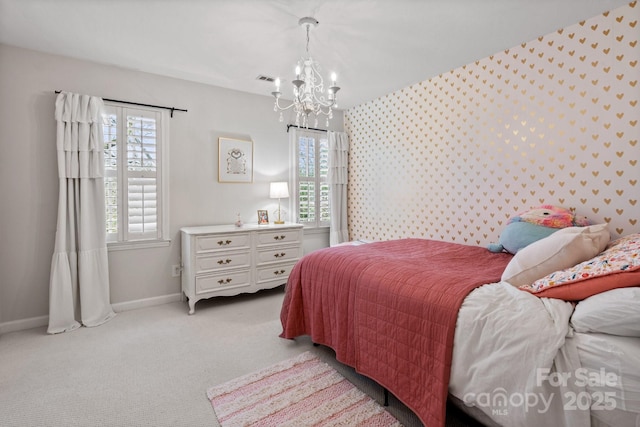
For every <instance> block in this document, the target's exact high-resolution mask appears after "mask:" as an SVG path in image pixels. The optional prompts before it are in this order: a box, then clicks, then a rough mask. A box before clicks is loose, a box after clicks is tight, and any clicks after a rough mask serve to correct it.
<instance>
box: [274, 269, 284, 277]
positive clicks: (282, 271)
mask: <svg viewBox="0 0 640 427" xmlns="http://www.w3.org/2000/svg"><path fill="white" fill-rule="evenodd" d="M285 272H286V270H276V271H274V272H273V274H275V275H276V276H279V275H281V274H284V273H285Z"/></svg>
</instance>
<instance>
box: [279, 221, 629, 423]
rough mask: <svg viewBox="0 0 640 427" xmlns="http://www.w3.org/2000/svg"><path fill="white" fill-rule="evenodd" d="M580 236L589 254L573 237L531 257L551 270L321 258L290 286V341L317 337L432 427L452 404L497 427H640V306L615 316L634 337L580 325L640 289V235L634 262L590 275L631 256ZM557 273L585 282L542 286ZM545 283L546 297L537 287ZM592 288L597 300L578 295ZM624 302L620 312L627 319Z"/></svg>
mask: <svg viewBox="0 0 640 427" xmlns="http://www.w3.org/2000/svg"><path fill="white" fill-rule="evenodd" d="M572 228H575V229H580V230H578V232H574V233H573V234H577V235H578V236H579V238H578V239H577V240H580V242H581V244H582V245H584V242H585V241H588V244H589V245H591V246H592V247H591V248H590V249H589V250H587V251H584V250H581V249H580V248H577V247H576V246H575V244H574V243H571V244H566V241H567V240H571V242H574V241H575V240H576V238H575V236H574V237H571V238H568V237H567V236H566V235H567V234H570V233H562V234H564V236H563V237H562V236H559V237H555V238H554V239H551V241H550V242H543V243H542V244H538V243H539V242H536V243H535V244H532V245H530V246H533V247H534V250H535V251H537V252H538V253H542V254H544V258H545V262H542V263H541V262H537V261H536V262H535V263H533V264H531V263H528V262H526V261H527V260H529V259H532V258H535V256H536V255H537V253H536V252H535V251H532V250H528V251H525V250H524V249H523V250H522V251H521V252H519V253H518V254H516V255H515V256H512V255H510V254H506V253H498V254H496V253H491V252H489V251H487V250H486V249H485V248H481V247H476V246H469V245H461V244H456V243H448V242H440V241H434V240H427V239H399V240H391V241H380V242H373V243H368V244H364V245H358V246H350V245H346V246H339V247H333V248H326V249H321V250H318V251H315V252H312V253H310V254H308V255H306V256H305V257H303V258H302V259H301V260H300V261H299V262H298V263H297V264H296V266H295V268H294V269H293V271H292V273H291V275H290V278H289V281H288V283H287V288H286V293H285V299H284V302H283V306H282V311H281V322H282V326H283V332H282V334H281V337H283V338H295V337H297V336H301V335H309V336H310V337H311V339H312V340H313V342H315V343H318V344H323V345H327V346H329V347H331V348H332V349H333V350H334V351H335V352H336V358H337V359H338V360H339V361H340V362H342V363H345V364H347V365H349V366H352V367H354V368H355V369H356V370H357V371H358V372H360V373H361V374H363V375H366V376H368V377H370V378H372V379H374V380H375V381H377V382H378V383H379V384H380V385H382V386H383V387H385V388H386V389H388V390H389V391H390V392H391V393H393V394H394V395H395V396H396V397H397V398H398V399H399V400H401V401H402V402H403V403H404V404H406V405H407V406H408V407H409V408H411V409H412V410H413V411H414V412H415V413H416V415H417V416H418V417H419V418H420V419H421V421H422V422H423V423H424V424H425V425H428V426H442V425H444V422H445V417H446V413H445V408H446V401H447V399H448V398H449V399H450V400H453V401H455V402H457V403H458V404H459V405H460V406H461V407H463V408H464V409H466V410H468V411H469V412H470V413H471V414H472V415H474V416H476V417H477V418H479V419H481V420H483V421H484V422H486V423H489V424H493V425H504V426H530V425H543V424H547V425H554V426H563V425H564V426H585V425H590V424H591V425H594V426H606V425H630V426H633V425H640V408H638V406H640V405H638V403H637V402H638V401H640V378H639V374H638V369H637V368H636V367H637V366H639V364H638V362H639V360H640V359H639V358H640V343H639V341H640V340H639V338H638V336H640V333H638V334H637V335H635V336H634V335H633V331H637V329H639V328H640V327H639V326H638V324H640V319H639V318H638V316H637V315H636V317H635V318H633V317H631V316H629V315H628V312H629V311H633V310H635V312H636V313H640V307H639V306H638V300H639V299H638V298H637V294H634V295H636V297H634V298H629V295H626V296H624V297H622V300H623V301H631V302H630V304H631V307H629V308H627V309H626V311H625V310H622V312H623V313H624V315H622V316H620V314H619V313H618V314H617V316H618V322H622V323H623V327H621V328H618V329H617V332H618V333H622V334H627V335H615V334H612V333H610V332H611V331H607V330H606V329H607V328H606V327H605V328H604V329H605V330H601V329H602V328H601V329H598V328H597V327H596V328H595V329H594V328H592V329H588V328H585V327H583V326H584V325H582V326H580V322H581V321H582V320H581V319H584V318H588V317H589V316H591V317H596V318H599V317H602V316H600V314H599V310H598V309H597V308H594V307H597V306H598V305H599V303H598V302H597V301H596V303H595V304H594V303H593V300H592V299H590V298H596V300H597V299H598V298H601V297H602V296H603V295H604V296H612V294H613V293H614V291H610V290H609V289H618V288H619V289H618V292H619V291H620V290H624V291H629V290H633V291H637V290H638V288H637V286H638V285H640V280H639V278H640V276H639V274H640V260H638V259H637V258H638V257H639V256H640V252H639V251H638V249H639V248H640V235H633V236H630V238H627V239H626V240H625V239H621V240H622V243H623V245H622V246H624V247H625V249H626V253H630V254H631V255H630V256H631V257H632V258H633V256H634V254H635V257H636V258H635V260H632V264H631V265H629V263H627V266H626V267H625V268H624V269H622V270H620V269H618V270H610V271H608V272H607V274H596V273H594V271H596V270H597V269H596V268H594V266H593V262H592V263H591V264H588V263H589V262H590V261H593V259H596V258H594V257H595V256H597V255H601V254H606V253H607V251H609V248H610V247H613V248H616V247H617V249H620V246H621V245H620V244H618V246H616V244H617V241H616V244H613V245H612V243H608V233H607V234H606V236H607V240H606V241H605V242H603V241H602V235H601V234H598V236H600V237H597V238H596V237H593V236H592V235H590V234H589V233H585V232H584V230H585V229H587V227H572ZM574 231H575V230H574ZM558 233H559V232H558ZM558 233H554V234H558ZM585 235H586V237H585ZM552 236H553V235H552ZM552 236H550V237H549V238H546V239H550V238H551V237H552ZM562 238H564V240H562ZM546 239H543V240H546ZM594 239H595V240H597V242H596V243H597V244H595V245H594V241H595V240H594ZM561 240H562V244H560V245H559V243H558V242H560V241H561ZM540 242H542V241H540ZM629 243H630V244H629ZM629 247H630V248H631V249H629ZM550 248H552V249H550ZM525 249H527V248H525ZM603 249H606V250H604V251H603ZM572 254H573V255H572ZM575 254H578V255H575ZM576 256H578V258H584V261H582V262H576V261H575V260H576ZM607 257H608V258H607ZM605 258H607V259H611V255H610V254H609V255H605ZM600 261H602V260H601V259H600ZM559 262H560V263H561V264H562V263H565V264H566V263H568V262H569V263H572V264H569V266H572V267H573V268H574V269H573V270H571V269H570V268H569V269H566V270H567V273H566V274H569V275H571V274H573V275H574V279H573V280H564V281H563V278H562V277H560V276H558V275H557V274H556V275H555V276H553V277H554V280H553V281H551V283H552V284H549V281H548V280H547V282H544V280H543V279H548V277H547V276H548V275H550V274H553V273H555V271H556V267H557V266H558V265H559V264H558V263H559ZM585 263H587V264H586V265H588V268H587V269H588V270H589V274H586V275H585V274H583V273H578V277H577V278H576V271H575V268H576V267H578V266H580V265H583V264H585ZM547 264H548V265H547ZM602 264H606V263H602ZM514 265H516V267H517V268H515V270H517V271H515V273H516V274H515V275H514V267H513V266H514ZM541 267H543V268H541ZM583 268H584V266H583ZM532 270H534V271H533V272H532ZM562 271H565V269H562ZM505 273H509V274H508V275H507V276H509V277H506V278H508V279H509V280H510V281H506V280H504V279H505ZM542 273H544V276H543V277H540V278H539V279H540V280H543V284H542V285H541V284H540V283H538V282H539V280H536V281H535V282H533V283H528V281H529V280H530V279H531V277H532V276H540V275H541V274H542ZM605 276H606V277H607V281H606V282H607V283H606V285H604V286H603V285H601V284H599V283H600V281H602V280H601V279H602V278H603V277H605ZM612 278H613V280H612ZM521 281H524V282H526V283H525V285H521V286H519V287H517V286H515V284H514V282H521ZM596 281H598V283H596ZM634 283H635V284H634ZM533 285H535V286H536V287H537V289H534V288H531V286H533ZM527 287H529V288H527ZM583 288H587V289H588V290H589V292H591V293H593V296H591V295H590V296H587V297H584V295H581V292H584V291H583V290H582V289H583ZM625 288H628V289H625ZM554 293H556V294H558V293H564V294H567V295H569V297H570V298H576V295H577V296H578V297H581V298H579V299H578V300H579V301H581V302H579V303H577V304H576V302H575V301H572V300H570V301H567V299H568V298H564V299H563V298H558V297H557V295H553V294H554ZM613 296H615V295H613ZM620 298H621V297H618V298H617V299H615V298H614V302H613V303H610V304H609V305H610V306H614V307H619V306H620ZM589 301H591V302H589ZM634 303H635V306H633V304H634ZM581 304H582V306H581ZM610 311H611V312H613V311H615V310H610ZM582 313H587V314H588V316H586V315H585V314H582ZM576 316H577V317H576ZM605 317H606V316H605ZM574 319H578V320H577V323H578V326H576V327H574V325H573V324H572V322H573V321H574ZM601 323H603V322H601ZM604 323H605V324H611V321H610V319H608V320H607V321H606V322H604ZM634 325H635V326H634ZM601 326H602V325H600V326H598V327H601ZM581 328H582V329H581ZM634 328H635V329H634ZM613 355H615V357H613ZM605 361H606V362H607V363H608V364H607V363H605ZM598 375H600V377H604V380H603V378H600V377H597V376H598ZM607 375H608V376H609V377H614V376H615V378H614V379H612V378H609V381H607V380H606V379H607ZM563 378H564V379H565V380H562V379H563ZM585 378H586V379H585ZM599 380H601V381H599ZM613 401H615V403H612V402H613ZM487 420H488V421H487ZM621 423H622V424H621Z"/></svg>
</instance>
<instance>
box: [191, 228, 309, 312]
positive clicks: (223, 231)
mask: <svg viewBox="0 0 640 427" xmlns="http://www.w3.org/2000/svg"><path fill="white" fill-rule="evenodd" d="M267 223H268V222H267ZM302 228H303V226H302V225H301V224H291V223H287V224H282V225H266V226H264V225H260V226H259V225H249V224H245V225H244V226H243V227H242V228H239V227H236V226H234V225H212V226H202V227H183V228H182V229H181V230H180V231H181V233H180V234H181V238H182V240H181V244H182V263H183V268H184V271H183V274H182V292H183V293H184V295H185V296H186V297H187V298H188V300H189V314H193V313H194V312H195V304H196V302H198V301H199V300H201V299H204V298H211V297H215V296H222V295H225V296H230V295H238V294H241V293H253V292H256V291H259V290H261V289H271V288H275V287H277V286H280V285H283V284H285V283H287V279H288V278H289V273H290V272H291V269H292V268H293V266H294V265H295V263H296V262H297V261H298V260H299V259H300V258H301V257H302Z"/></svg>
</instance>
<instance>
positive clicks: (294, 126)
mask: <svg viewBox="0 0 640 427" xmlns="http://www.w3.org/2000/svg"><path fill="white" fill-rule="evenodd" d="M289 128H298V129H307V130H317V131H319V132H328V130H327V129H318V128H303V127H302V126H296V125H287V133H289Z"/></svg>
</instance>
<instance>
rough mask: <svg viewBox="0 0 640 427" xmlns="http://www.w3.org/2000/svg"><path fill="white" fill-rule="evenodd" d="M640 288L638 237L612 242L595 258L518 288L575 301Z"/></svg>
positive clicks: (544, 295) (639, 248)
mask: <svg viewBox="0 0 640 427" xmlns="http://www.w3.org/2000/svg"><path fill="white" fill-rule="evenodd" d="M629 286H640V234H631V235H629V236H626V237H621V238H620V239H617V240H614V241H612V242H611V243H609V245H607V249H605V250H604V251H603V252H602V253H600V254H599V255H597V256H595V257H593V258H591V259H590V260H587V261H584V262H582V263H580V264H577V265H575V266H573V267H570V268H566V269H564V270H560V271H556V272H554V273H551V274H549V275H547V276H545V277H543V278H541V279H539V280H536V281H535V282H533V283H531V284H530V285H523V286H520V289H522V290H524V291H527V292H531V293H532V294H534V295H536V296H538V297H548V298H558V299H563V300H566V301H579V300H583V299H585V298H587V297H590V296H591V295H595V294H598V293H601V292H605V291H608V290H610V289H616V288H625V287H629Z"/></svg>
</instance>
